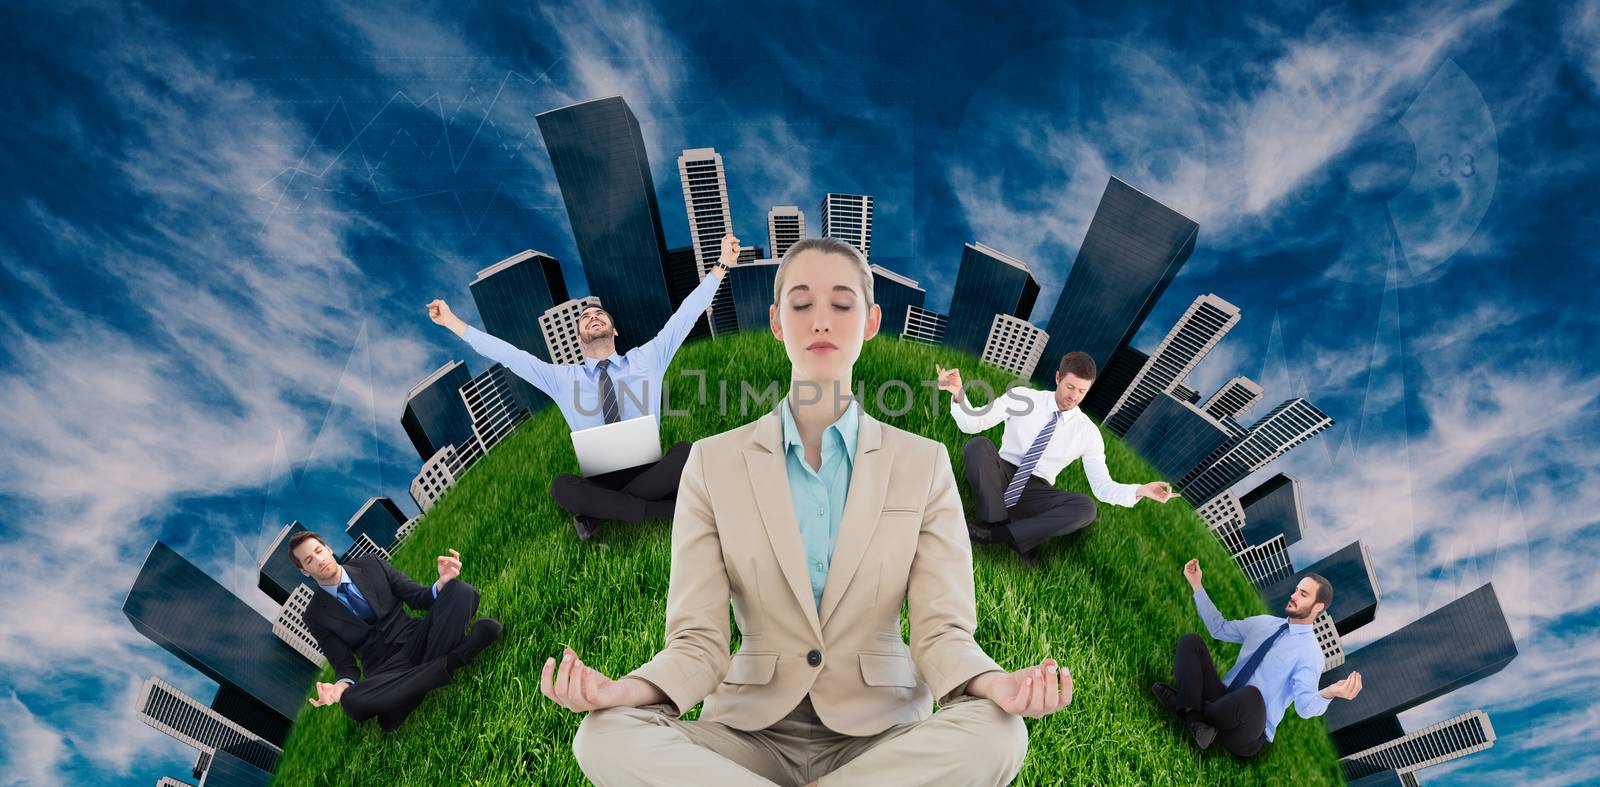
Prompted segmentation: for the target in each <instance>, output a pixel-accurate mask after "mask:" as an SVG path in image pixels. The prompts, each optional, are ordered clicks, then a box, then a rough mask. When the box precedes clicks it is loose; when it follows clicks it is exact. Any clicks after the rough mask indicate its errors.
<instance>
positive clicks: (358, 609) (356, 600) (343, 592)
mask: <svg viewBox="0 0 1600 787" xmlns="http://www.w3.org/2000/svg"><path fill="white" fill-rule="evenodd" d="M339 598H340V600H342V601H344V605H345V606H347V607H349V608H350V611H351V612H354V613H356V617H358V618H361V619H362V620H364V621H366V622H368V623H371V622H372V621H374V620H377V619H378V616H377V615H374V614H372V605H371V604H368V603H367V600H366V599H364V598H362V597H360V596H358V595H356V594H355V593H352V592H350V585H348V584H344V585H340V586H339Z"/></svg>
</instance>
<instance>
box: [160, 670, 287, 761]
mask: <svg viewBox="0 0 1600 787" xmlns="http://www.w3.org/2000/svg"><path fill="white" fill-rule="evenodd" d="M134 707H135V710H136V713H137V715H138V717H139V721H142V722H144V723H145V724H148V725H150V726H151V727H154V728H156V729H157V730H160V731H161V732H164V733H166V734H168V735H170V736H172V737H173V738H176V739H177V740H178V741H179V742H180V743H183V744H185V745H187V746H193V747H194V748H196V749H198V750H200V751H202V752H205V753H208V754H211V753H214V752H216V750H218V749H228V750H230V751H232V752H234V753H235V755H236V756H238V757H239V758H241V759H243V760H245V761H246V762H249V763H250V764H251V765H253V766H255V767H257V768H260V769H261V770H263V771H267V772H271V771H272V769H273V768H276V767H278V758H279V757H280V756H282V755H283V750H282V749H280V748H278V747H277V746H274V745H272V744H271V743H268V742H266V741H265V740H262V739H261V736H259V735H257V734H255V733H253V732H251V731H249V730H247V729H245V728H244V727H241V726H239V725H238V724H236V723H234V722H233V721H232V720H230V719H228V718H226V717H224V716H223V715H222V714H220V713H217V712H216V711H214V710H212V709H211V708H208V707H206V706H205V705H204V704H202V703H201V702H200V701H199V700H196V699H195V698H193V697H191V696H189V695H188V694H185V693H184V692H183V691H181V690H179V689H178V688H177V687H175V686H173V685H172V684H170V683H167V682H166V681H164V680H161V679H160V678H148V679H146V680H145V682H144V685H143V686H140V687H139V698H138V700H136V703H135V706H134Z"/></svg>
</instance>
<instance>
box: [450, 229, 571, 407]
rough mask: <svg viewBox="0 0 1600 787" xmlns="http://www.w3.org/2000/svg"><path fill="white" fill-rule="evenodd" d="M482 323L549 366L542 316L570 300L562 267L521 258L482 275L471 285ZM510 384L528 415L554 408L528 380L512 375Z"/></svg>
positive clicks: (530, 254) (535, 257)
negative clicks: (540, 325)
mask: <svg viewBox="0 0 1600 787" xmlns="http://www.w3.org/2000/svg"><path fill="white" fill-rule="evenodd" d="M468 289H470V290H471V291H472V300H473V302H474V303H476V304H478V314H479V315H480V316H482V317H483V330H484V332H486V333H488V334H490V335H491V336H495V337H497V338H500V339H503V340H505V341H506V342H507V343H509V344H510V345H511V346H513V347H516V348H517V349H519V350H522V351H523V352H526V353H529V354H531V355H533V356H534V357H535V358H538V359H539V360H541V361H548V360H550V356H549V353H548V350H546V348H545V342H544V334H543V332H542V331H540V330H539V315H541V314H544V311H545V309H548V308H550V307H551V306H554V305H556V304H558V303H561V302H562V301H565V300H567V281H566V279H564V278H562V276H561V263H560V262H557V261H556V258H554V257H552V256H550V255H548V254H545V253H544V252H542V251H533V250H531V249H529V250H527V251H521V252H517V253H516V254H513V255H511V256H510V257H507V258H505V259H503V260H501V261H499V262H497V263H495V264H493V265H490V266H489V267H487V268H484V269H483V270H481V271H478V278H476V279H473V280H472V283H471V284H470V285H468ZM508 382H509V383H510V385H511V394H512V396H514V397H516V399H517V403H518V404H519V405H521V406H522V408H523V409H526V410H528V411H529V412H537V411H538V410H539V409H540V408H542V407H544V406H545V405H547V404H550V397H548V396H546V395H545V394H544V392H543V391H540V390H539V389H538V388H535V387H533V384H531V383H529V382H528V381H527V380H524V379H522V378H521V377H517V376H516V375H511V376H510V378H509V380H508Z"/></svg>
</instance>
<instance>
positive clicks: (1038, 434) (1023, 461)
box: [936, 352, 1179, 566]
mask: <svg viewBox="0 0 1600 787" xmlns="http://www.w3.org/2000/svg"><path fill="white" fill-rule="evenodd" d="M936 369H937V370H938V374H939V388H940V389H941V390H946V391H949V392H950V393H951V394H952V395H951V397H950V415H951V417H953V418H955V420H956V426H957V427H959V428H960V429H961V431H963V432H966V433H967V434H973V433H975V432H981V431H983V430H985V429H989V428H991V427H993V426H994V425H995V424H998V423H1000V422H1002V421H1004V422H1005V436H1004V437H1003V438H1001V445H1000V447H999V448H996V447H995V444H994V442H993V441H992V440H990V439H989V438H987V437H974V438H972V439H971V440H968V441H967V443H966V445H965V446H964V447H963V448H962V451H961V454H962V460H963V464H965V465H966V475H967V483H968V484H969V485H970V486H971V487H972V496H973V500H974V502H975V505H974V508H975V511H974V513H973V519H972V520H969V521H968V523H967V532H968V535H970V536H971V538H972V540H973V541H976V542H978V543H986V544H987V543H1002V544H1006V545H1008V546H1010V547H1011V548H1012V549H1014V550H1016V552H1017V554H1018V555H1021V556H1022V559H1023V561H1024V562H1026V563H1027V564H1028V565H1030V566H1031V565H1036V564H1037V563H1038V558H1037V557H1036V555H1035V550H1036V548H1037V547H1038V546H1039V545H1040V544H1042V543H1044V542H1045V540H1047V539H1049V538H1051V537H1053V536H1059V535H1065V534H1067V533H1071V532H1073V531H1075V530H1079V529H1081V528H1083V527H1086V526H1087V525H1088V524H1089V523H1090V522H1093V521H1094V518H1095V504H1094V499H1093V498H1091V497H1089V496H1088V495H1085V494H1080V493H1077V492H1067V491H1065V490H1061V489H1057V488H1056V476H1057V475H1058V474H1060V472H1061V469H1062V468H1063V467H1066V466H1067V465H1069V464H1071V463H1072V461H1073V460H1075V459H1079V458H1081V459H1083V473H1084V475H1085V476H1087V477H1088V479H1089V489H1090V491H1092V492H1094V497H1097V498H1099V499H1100V500H1102V501H1104V502H1107V503H1113V504H1115V505H1119V506H1126V507H1132V506H1133V504H1135V503H1137V502H1139V498H1141V497H1148V498H1150V499H1151V500H1154V501H1156V502H1158V503H1165V502H1167V501H1168V500H1171V499H1172V498H1174V497H1179V495H1178V493H1176V492H1174V491H1172V485H1171V484H1168V483H1167V482H1165V481H1151V482H1149V483H1146V484H1142V485H1141V484H1122V483H1117V482H1116V481H1115V480H1113V479H1112V478H1111V473H1110V471H1108V470H1106V446H1105V441H1104V440H1103V439H1102V438H1101V436H1100V428H1099V427H1098V426H1096V425H1095V423H1094V422H1093V421H1090V420H1089V416H1088V415H1086V414H1084V412H1083V411H1082V410H1080V409H1078V403H1080V402H1082V401H1083V397H1084V396H1086V395H1088V393H1089V386H1090V385H1092V384H1093V383H1094V378H1095V365H1094V359H1093V358H1090V357H1089V356H1088V354H1086V353H1081V352H1070V353H1067V354H1066V355H1065V356H1063V357H1062V358H1061V367H1060V369H1059V370H1058V371H1057V372H1056V387H1055V390H1053V391H1039V390H1034V389H1032V388H1024V387H1020V386H1019V387H1016V388H1012V389H1010V390H1009V391H1006V393H1005V396H1003V397H1000V398H999V399H997V400H995V401H993V402H990V403H989V406H988V407H987V408H985V409H983V410H980V411H977V412H974V411H972V410H969V409H968V407H967V402H966V401H965V399H964V398H963V397H962V393H961V387H962V386H961V370H959V369H945V368H943V367H936Z"/></svg>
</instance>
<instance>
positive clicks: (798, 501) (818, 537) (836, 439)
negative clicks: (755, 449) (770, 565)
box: [781, 396, 860, 610]
mask: <svg viewBox="0 0 1600 787" xmlns="http://www.w3.org/2000/svg"><path fill="white" fill-rule="evenodd" d="M857 407H859V405H857V404H856V403H855V402H851V403H850V406H849V407H846V408H845V411H844V414H843V415H841V416H839V419H838V420H836V421H834V422H833V423H832V424H830V425H829V426H828V428H827V429H824V430H823V431H822V466H821V467H820V468H818V469H816V470H812V469H811V465H809V464H807V463H806V448H805V444H803V443H801V442H800V429H799V427H797V426H796V425H795V422H794V413H793V412H791V411H790V410H789V397H787V396H785V397H783V405H782V407H781V409H782V411H783V415H782V420H783V445H784V456H785V457H786V459H787V465H788V467H787V469H788V474H789V497H790V498H792V499H793V501H794V518H795V521H796V522H798V523H799V524H800V541H801V543H803V544H805V548H806V569H807V572H808V573H809V574H810V575H811V595H812V597H813V598H815V600H816V602H817V609H818V610H821V609H822V591H823V589H824V588H826V587H827V585H828V566H829V565H830V564H831V563H832V562H833V544H834V542H835V541H837V540H838V538H839V520H840V519H843V518H844V501H845V497H846V496H847V495H848V494H849V492H850V472H851V470H852V469H853V467H854V465H855V461H856V427H857V425H858V424H859V422H860V420H859V417H858V416H857V409H856V408H857Z"/></svg>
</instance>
